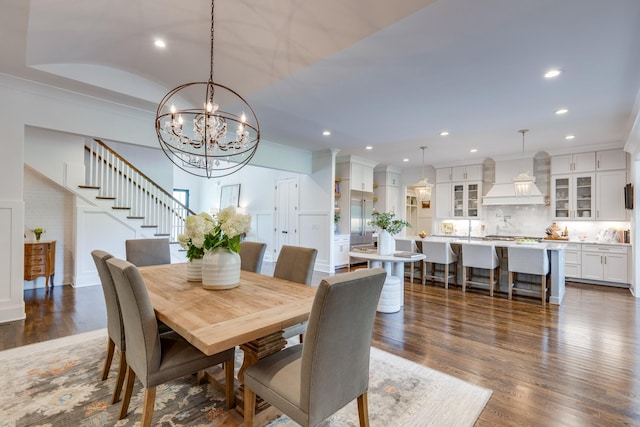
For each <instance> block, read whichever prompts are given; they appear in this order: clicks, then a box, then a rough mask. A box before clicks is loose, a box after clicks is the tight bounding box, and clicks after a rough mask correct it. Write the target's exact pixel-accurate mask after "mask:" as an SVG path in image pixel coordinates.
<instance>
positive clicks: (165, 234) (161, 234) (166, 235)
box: [154, 233, 231, 384]
mask: <svg viewBox="0 0 640 427" xmlns="http://www.w3.org/2000/svg"><path fill="white" fill-rule="evenodd" d="M154 236H158V237H168V236H171V234H169V233H155V234H154ZM229 384H231V383H229Z"/></svg>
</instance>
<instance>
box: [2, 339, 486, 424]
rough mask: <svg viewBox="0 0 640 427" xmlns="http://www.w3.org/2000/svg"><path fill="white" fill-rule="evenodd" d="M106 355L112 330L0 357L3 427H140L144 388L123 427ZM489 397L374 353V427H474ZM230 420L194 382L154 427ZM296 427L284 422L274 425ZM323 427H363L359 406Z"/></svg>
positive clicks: (181, 383) (183, 386)
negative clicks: (106, 371)
mask: <svg viewBox="0 0 640 427" xmlns="http://www.w3.org/2000/svg"><path fill="white" fill-rule="evenodd" d="M105 349H106V330H100V331H94V332H89V333H86V334H80V335H75V336H72V337H66V338H61V339H57V340H52V341H47V342H43V343H38V344H33V345H29V346H25V347H18V348H15V349H11V350H6V351H2V352H0V378H2V381H1V383H2V388H1V389H0V426H2V427H9V426H51V427H56V426H134V425H139V422H140V417H141V406H142V390H141V386H140V383H139V382H136V387H135V388H134V395H133V397H132V399H131V404H130V405H129V416H128V418H127V419H124V420H121V421H118V419H117V414H118V410H119V407H120V405H119V404H116V405H111V404H110V403H109V402H110V401H111V400H110V399H111V393H112V390H113V386H114V382H115V376H116V369H117V364H118V362H119V359H118V358H117V357H114V363H113V364H112V369H111V373H110V375H109V378H108V379H107V380H106V381H100V375H101V372H102V364H103V361H104V356H105ZM238 353H240V352H238ZM240 357H241V354H240V355H239V357H238V358H237V360H236V362H237V363H236V369H238V368H239V360H240ZM490 396H491V391H490V390H487V389H485V388H482V387H478V386H475V385H473V384H469V383H467V382H465V381H462V380H459V379H457V378H454V377H451V376H449V375H445V374H443V373H441V372H438V371H435V370H432V369H429V368H427V367H424V366H421V365H418V364H416V363H413V362H410V361H408V360H406V359H402V358H400V357H397V356H395V355H392V354H390V353H387V352H384V351H382V350H378V349H376V348H372V349H371V365H370V380H369V419H370V422H371V425H372V426H381V427H382V426H384V427H388V426H398V427H400V426H438V427H443V426H460V427H463V426H473V424H474V423H475V421H476V419H477V418H478V416H479V415H480V413H481V412H482V409H483V408H484V406H485V404H486V403H487V401H488V400H489V398H490ZM227 415H228V414H226V413H225V410H224V396H223V394H222V393H221V392H219V391H218V390H216V389H215V388H214V387H212V386H211V385H207V384H203V385H201V386H198V385H196V381H195V377H194V376H188V377H184V378H182V379H180V380H178V381H173V382H170V383H168V384H165V385H163V386H160V387H158V392H157V396H156V407H155V412H154V417H153V422H154V424H155V425H159V426H215V425H220V424H222V423H224V424H225V425H228V423H229V416H227ZM295 425H297V424H295V423H293V422H292V421H291V420H289V419H288V418H287V417H285V416H282V417H280V418H278V419H276V420H274V421H272V422H271V423H270V424H269V426H271V427H275V426H279V427H282V426H295ZM322 425H323V426H325V427H328V426H357V425H358V410H357V406H356V404H355V402H353V403H351V404H349V405H347V406H346V407H344V408H343V409H341V410H340V411H339V412H338V413H336V414H335V415H334V416H332V417H331V418H330V419H328V420H325V422H324V423H323V424H322Z"/></svg>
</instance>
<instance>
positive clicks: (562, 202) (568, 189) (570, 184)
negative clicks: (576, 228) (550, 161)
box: [551, 173, 595, 220]
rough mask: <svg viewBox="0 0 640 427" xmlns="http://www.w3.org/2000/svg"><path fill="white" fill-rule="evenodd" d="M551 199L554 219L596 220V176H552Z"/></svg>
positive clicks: (586, 174)
mask: <svg viewBox="0 0 640 427" xmlns="http://www.w3.org/2000/svg"><path fill="white" fill-rule="evenodd" d="M551 197H552V200H551V206H552V207H553V217H554V219H559V220H563V219H564V220H569V219H570V220H593V219H595V207H594V203H595V174H589V173H585V174H568V175H554V176H552V177H551Z"/></svg>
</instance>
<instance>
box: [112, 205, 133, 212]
mask: <svg viewBox="0 0 640 427" xmlns="http://www.w3.org/2000/svg"><path fill="white" fill-rule="evenodd" d="M111 209H116V210H119V211H125V210H127V209H131V207H130V206H111Z"/></svg>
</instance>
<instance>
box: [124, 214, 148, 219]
mask: <svg viewBox="0 0 640 427" xmlns="http://www.w3.org/2000/svg"><path fill="white" fill-rule="evenodd" d="M127 219H144V217H143V216H132V215H131V216H128V217H127Z"/></svg>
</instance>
